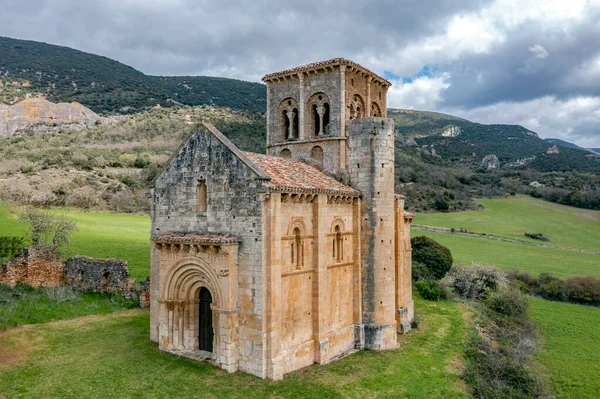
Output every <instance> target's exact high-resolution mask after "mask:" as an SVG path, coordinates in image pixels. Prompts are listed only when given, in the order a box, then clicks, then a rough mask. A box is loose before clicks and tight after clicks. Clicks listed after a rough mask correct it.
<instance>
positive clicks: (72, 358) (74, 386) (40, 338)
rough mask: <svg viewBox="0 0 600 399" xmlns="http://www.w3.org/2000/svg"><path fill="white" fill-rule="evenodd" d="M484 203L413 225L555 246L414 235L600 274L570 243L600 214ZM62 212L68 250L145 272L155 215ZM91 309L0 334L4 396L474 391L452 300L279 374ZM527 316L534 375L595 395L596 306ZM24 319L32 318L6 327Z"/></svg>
mask: <svg viewBox="0 0 600 399" xmlns="http://www.w3.org/2000/svg"><path fill="white" fill-rule="evenodd" d="M481 202H482V204H484V206H486V210H484V211H481V212H461V213H449V214H427V215H421V214H419V215H417V218H416V219H415V224H416V225H429V226H440V227H448V228H450V227H454V228H456V229H459V228H464V229H467V230H470V231H476V232H480V233H487V234H494V235H497V236H503V237H508V238H519V239H523V240H526V239H525V238H524V237H522V234H523V233H524V232H536V233H543V234H544V235H545V236H548V237H549V238H550V239H551V242H550V245H552V246H554V247H552V248H548V247H543V246H536V245H524V244H521V243H511V242H504V241H497V240H492V239H488V238H477V237H467V236H461V235H457V234H442V233H432V232H423V231H417V230H413V236H414V235H421V234H426V235H428V236H431V237H433V238H434V239H436V240H437V241H439V242H440V243H442V244H443V245H446V246H448V247H449V248H450V249H451V250H452V252H453V255H454V258H455V261H456V263H463V264H471V263H473V262H477V263H486V264H492V265H496V266H498V267H500V268H503V269H506V270H510V269H519V270H521V271H526V272H529V273H531V274H533V275H538V274H539V273H542V272H551V273H553V274H555V275H556V276H559V277H563V278H564V277H569V276H576V275H595V276H600V256H599V255H594V254H589V253H582V252H575V251H574V250H577V249H580V250H585V251H597V250H598V249H599V248H596V245H595V243H597V242H598V237H600V226H599V225H600V223H598V221H599V220H600V219H599V218H600V216H599V215H600V212H597V211H586V210H581V209H577V208H570V207H566V206H561V205H556V204H551V203H546V202H542V201H539V200H535V199H533V198H511V199H503V200H481ZM67 215H68V216H69V217H71V218H72V219H74V220H75V221H76V223H77V226H78V229H79V230H78V231H77V232H76V233H75V235H74V237H73V242H72V245H71V248H70V249H69V254H75V253H79V254H83V255H88V256H95V257H101V258H108V257H114V258H121V259H125V260H127V261H128V262H129V266H130V271H131V274H132V276H134V277H137V278H145V277H146V276H147V275H148V272H149V270H148V264H149V229H150V221H149V218H148V217H146V216H134V215H116V214H101V213H91V212H67ZM563 221H564V223H562V222H563ZM578 226H579V227H578ZM25 232H26V228H25V226H23V225H22V224H20V223H19V222H18V220H17V218H16V216H15V215H14V214H11V213H10V212H9V211H8V210H7V209H6V208H1V207H0V235H24V234H25ZM531 242H532V243H533V244H538V243H537V242H534V241H533V240H532V241H531ZM44 300H45V299H44ZM80 303H81V304H85V303H86V302H85V300H82V301H81V302H80ZM106 305H107V306H108V305H110V303H108V304H106ZM44 306H45V305H44ZM65 306H66V307H67V308H68V307H69V306H71V305H65ZM95 306H96V305H95ZM102 306H104V305H102ZM119 306H120V307H119ZM67 308H65V309H67ZM93 308H94V306H92V309H91V310H90V309H87V310H85V311H84V313H77V312H73V313H69V312H71V310H68V309H67V310H66V311H65V312H64V313H60V312H59V313H60V314H58V315H55V316H52V315H50V316H48V317H47V318H46V319H40V320H37V321H39V322H45V321H48V320H57V319H61V318H63V319H70V320H62V321H55V322H50V323H43V324H36V325H27V326H22V327H16V328H10V329H8V330H7V331H5V332H3V333H0V347H2V349H3V351H0V392H2V394H4V395H6V396H7V397H32V396H34V397H35V396H52V397H107V398H109V397H161V398H162V397H164V398H168V397H181V396H187V397H200V396H202V397H244V398H246V397H248V398H252V397H319V398H337V397H375V396H377V397H411V398H438V397H444V398H461V397H469V395H468V393H467V392H468V389H467V388H466V387H465V386H464V384H463V383H462V381H461V380H460V378H459V375H460V371H461V369H462V361H463V360H462V359H463V351H464V343H465V342H466V341H467V340H468V338H469V336H470V335H471V334H472V324H470V323H469V322H468V320H469V319H470V318H472V315H471V312H472V310H470V309H469V308H467V307H465V306H464V305H461V304H459V303H455V302H438V303H435V302H428V301H423V300H417V306H416V309H417V313H419V314H420V317H421V322H420V328H419V329H418V330H416V331H414V332H413V333H411V334H408V335H406V336H402V337H401V349H400V350H398V351H390V352H385V353H373V352H361V353H357V354H355V355H352V356H350V357H348V358H345V359H342V360H341V361H338V362H335V363H333V364H331V365H326V366H314V367H310V368H307V369H304V370H300V371H298V372H295V373H292V374H291V375H289V376H286V378H285V379H284V381H280V382H272V381H263V380H260V379H257V378H255V377H252V376H249V375H245V374H242V373H236V374H234V375H227V374H225V373H224V372H223V371H221V370H220V369H218V368H215V367H214V366H211V365H209V364H205V363H196V362H193V361H189V360H186V359H182V358H179V357H177V356H173V355H170V354H167V353H163V352H160V351H158V349H157V347H156V345H155V344H153V343H151V342H150V341H149V340H148V335H149V334H148V317H149V315H148V312H147V311H131V310H126V311H121V312H117V313H112V314H109V315H91V316H86V317H80V318H76V319H71V318H72V317H76V316H78V315H81V314H86V312H87V314H93V313H106V312H109V311H113V310H117V309H122V308H123V306H122V304H117V306H116V307H115V308H109V307H106V308H104V307H102V309H101V310H94V309H93ZM69 309H72V307H71V308H69ZM61 312H62V311H61ZM531 316H532V319H533V320H534V322H535V323H536V325H537V326H538V328H539V331H540V333H541V336H542V342H541V345H542V346H541V350H540V352H539V354H538V355H537V359H536V364H534V365H532V367H534V368H535V370H536V372H537V373H538V374H539V375H541V376H542V377H543V378H544V379H545V380H546V381H547V382H548V384H549V386H551V387H552V389H553V390H554V391H555V393H556V394H557V397H558V398H561V399H562V398H595V397H597V392H599V391H600V386H599V382H598V379H597V376H598V375H600V369H599V366H598V365H599V364H600V349H598V348H599V347H598V345H597V342H598V341H599V340H600V336H599V335H598V334H600V309H599V308H592V307H585V306H580V305H573V304H567V303H560V302H549V301H545V300H540V299H532V300H531ZM23 322H27V321H18V322H16V323H15V322H12V323H13V324H11V325H15V324H22V323H23ZM4 328H6V326H5V327H4ZM49 354H51V356H49ZM9 359H10V361H9ZM3 365H4V366H3ZM149 365H152V367H150V366H149Z"/></svg>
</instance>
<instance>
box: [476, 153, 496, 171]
mask: <svg viewBox="0 0 600 399" xmlns="http://www.w3.org/2000/svg"><path fill="white" fill-rule="evenodd" d="M499 167H500V160H498V157H497V156H496V155H494V154H490V155H486V156H485V157H483V159H482V160H481V166H480V168H481V169H483V170H492V169H498V168H499Z"/></svg>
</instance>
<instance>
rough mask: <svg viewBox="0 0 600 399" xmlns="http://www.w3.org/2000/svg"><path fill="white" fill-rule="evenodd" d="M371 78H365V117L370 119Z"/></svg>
mask: <svg viewBox="0 0 600 399" xmlns="http://www.w3.org/2000/svg"><path fill="white" fill-rule="evenodd" d="M372 81H373V78H372V77H371V76H368V77H367V103H366V104H365V117H366V118H370V117H371V116H373V115H371V82H372Z"/></svg>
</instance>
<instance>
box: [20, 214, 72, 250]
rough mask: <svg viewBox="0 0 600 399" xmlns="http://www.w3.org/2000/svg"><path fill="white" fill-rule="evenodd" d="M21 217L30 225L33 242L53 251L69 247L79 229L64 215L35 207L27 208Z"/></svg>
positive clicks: (30, 238)
mask: <svg viewBox="0 0 600 399" xmlns="http://www.w3.org/2000/svg"><path fill="white" fill-rule="evenodd" d="M19 219H20V220H21V221H22V222H24V223H26V224H27V225H28V228H29V231H28V233H29V240H30V242H31V244H32V245H33V246H36V247H39V248H42V249H44V250H48V251H51V252H60V251H61V250H62V249H63V248H65V247H67V246H68V245H69V243H70V242H71V235H72V234H73V232H74V231H76V230H77V227H76V226H75V223H74V222H73V221H71V220H69V219H67V217H65V216H64V215H55V214H53V213H50V212H48V211H40V210H37V209H33V208H28V209H26V210H25V211H24V212H23V213H22V214H21V216H20V217H19Z"/></svg>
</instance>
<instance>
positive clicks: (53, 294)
mask: <svg viewBox="0 0 600 399" xmlns="http://www.w3.org/2000/svg"><path fill="white" fill-rule="evenodd" d="M43 290H44V291H45V293H46V295H47V296H48V299H50V300H51V301H52V302H55V303H63V302H77V301H80V300H81V298H80V297H79V296H78V295H77V292H75V290H73V289H72V288H71V287H68V286H66V285H59V286H57V287H47V288H44V289H43Z"/></svg>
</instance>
